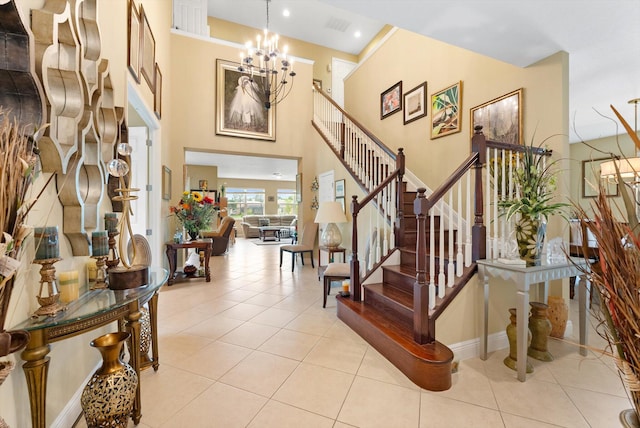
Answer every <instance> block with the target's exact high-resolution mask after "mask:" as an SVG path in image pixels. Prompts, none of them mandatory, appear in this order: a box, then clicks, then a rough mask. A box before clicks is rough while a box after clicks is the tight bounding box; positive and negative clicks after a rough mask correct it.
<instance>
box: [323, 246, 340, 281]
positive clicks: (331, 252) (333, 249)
mask: <svg viewBox="0 0 640 428" xmlns="http://www.w3.org/2000/svg"><path fill="white" fill-rule="evenodd" d="M323 251H324V252H326V253H328V257H329V263H333V261H334V260H333V255H334V254H342V263H344V262H345V253H346V251H347V249H346V248H343V247H325V246H324V245H321V246H320V247H318V281H320V277H321V276H322V273H323V272H324V270H325V269H326V268H327V265H322V252H323Z"/></svg>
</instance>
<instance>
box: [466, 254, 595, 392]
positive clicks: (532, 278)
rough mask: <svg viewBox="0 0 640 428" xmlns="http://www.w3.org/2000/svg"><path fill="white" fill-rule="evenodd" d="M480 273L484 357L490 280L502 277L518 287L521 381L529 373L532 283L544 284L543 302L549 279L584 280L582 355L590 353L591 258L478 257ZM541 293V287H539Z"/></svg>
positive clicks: (483, 356) (581, 296)
mask: <svg viewBox="0 0 640 428" xmlns="http://www.w3.org/2000/svg"><path fill="white" fill-rule="evenodd" d="M477 263H478V274H479V278H480V284H481V286H482V287H483V292H484V293H483V294H484V305H483V309H482V312H483V313H482V322H481V324H482V327H481V328H482V336H481V338H480V358H481V359H483V360H486V359H487V335H488V328H489V279H491V278H501V279H503V280H505V281H510V282H512V283H514V285H515V289H516V297H517V302H516V311H517V321H516V322H517V341H518V349H517V356H518V361H517V363H518V364H517V367H518V380H519V381H521V382H524V381H525V380H526V376H527V372H526V368H527V364H526V363H527V340H526V337H527V328H528V323H529V320H528V316H527V315H528V313H529V286H530V285H531V284H537V283H544V289H543V290H542V296H540V297H541V299H542V300H541V301H542V302H544V303H546V302H547V297H548V294H549V281H550V280H554V279H561V278H568V277H571V276H575V277H576V285H579V281H582V280H584V281H585V286H584V287H580V286H579V287H578V290H579V291H578V302H579V324H580V344H581V345H583V346H581V347H580V354H581V355H585V356H586V355H587V349H586V347H585V345H586V344H587V312H588V305H589V293H590V287H591V285H590V283H589V282H588V281H587V280H586V278H583V276H584V273H583V271H584V270H588V269H589V261H588V260H585V259H581V258H572V259H571V260H568V261H567V262H566V263H559V264H546V263H544V262H543V264H541V265H540V266H531V267H525V266H522V265H512V264H507V263H501V262H499V261H498V260H478V261H477ZM538 294H539V295H540V290H538Z"/></svg>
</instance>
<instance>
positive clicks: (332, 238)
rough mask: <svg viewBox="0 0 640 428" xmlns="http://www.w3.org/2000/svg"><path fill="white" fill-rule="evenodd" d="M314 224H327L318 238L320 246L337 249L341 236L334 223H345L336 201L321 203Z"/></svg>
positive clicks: (338, 203)
mask: <svg viewBox="0 0 640 428" xmlns="http://www.w3.org/2000/svg"><path fill="white" fill-rule="evenodd" d="M315 222H316V223H327V226H326V227H325V228H324V230H323V231H322V236H320V245H323V246H325V247H330V248H335V247H339V246H340V243H341V242H342V235H341V234H340V229H338V226H336V223H346V222H347V217H346V216H345V215H344V211H343V209H342V204H341V203H340V202H336V201H326V202H321V203H320V208H319V209H318V213H317V214H316V219H315Z"/></svg>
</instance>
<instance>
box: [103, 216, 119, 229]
mask: <svg viewBox="0 0 640 428" xmlns="http://www.w3.org/2000/svg"><path fill="white" fill-rule="evenodd" d="M104 228H105V229H106V230H107V232H109V233H115V232H117V231H118V217H117V216H116V213H105V214H104Z"/></svg>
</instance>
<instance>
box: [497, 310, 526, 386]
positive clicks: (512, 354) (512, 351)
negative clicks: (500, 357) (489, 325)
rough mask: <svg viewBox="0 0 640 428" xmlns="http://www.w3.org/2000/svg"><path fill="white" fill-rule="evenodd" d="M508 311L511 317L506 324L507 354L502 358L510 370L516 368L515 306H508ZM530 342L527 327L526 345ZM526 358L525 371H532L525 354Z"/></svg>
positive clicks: (516, 318) (516, 329)
mask: <svg viewBox="0 0 640 428" xmlns="http://www.w3.org/2000/svg"><path fill="white" fill-rule="evenodd" d="M509 313H510V314H511V317H510V318H509V320H510V321H511V322H510V323H509V324H508V325H507V338H508V339H509V355H507V356H506V357H505V359H504V361H503V362H504V365H505V366H507V367H509V368H510V369H511V370H518V326H517V321H518V317H517V313H516V308H509ZM530 344H531V331H530V330H529V329H527V346H529V345H530ZM525 359H526V360H527V366H526V367H527V373H533V364H531V363H530V362H529V359H528V358H527V357H526V356H525Z"/></svg>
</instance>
